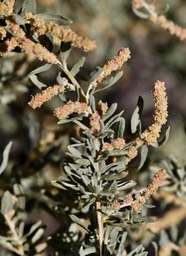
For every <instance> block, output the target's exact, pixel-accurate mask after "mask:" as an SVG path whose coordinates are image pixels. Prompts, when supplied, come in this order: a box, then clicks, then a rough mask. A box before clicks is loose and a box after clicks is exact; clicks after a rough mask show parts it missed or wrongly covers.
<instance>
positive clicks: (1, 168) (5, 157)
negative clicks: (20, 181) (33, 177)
mask: <svg viewBox="0 0 186 256" xmlns="http://www.w3.org/2000/svg"><path fill="white" fill-rule="evenodd" d="M11 147H12V141H10V142H9V143H8V145H7V146H6V147H5V149H4V151H3V160H2V163H1V165H0V174H1V173H2V172H3V171H4V170H5V169H6V167H7V164H8V158H9V153H10V149H11Z"/></svg>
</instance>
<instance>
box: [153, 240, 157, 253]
mask: <svg viewBox="0 0 186 256" xmlns="http://www.w3.org/2000/svg"><path fill="white" fill-rule="evenodd" d="M152 245H153V247H154V250H155V255H154V256H158V245H157V243H156V242H154V241H152Z"/></svg>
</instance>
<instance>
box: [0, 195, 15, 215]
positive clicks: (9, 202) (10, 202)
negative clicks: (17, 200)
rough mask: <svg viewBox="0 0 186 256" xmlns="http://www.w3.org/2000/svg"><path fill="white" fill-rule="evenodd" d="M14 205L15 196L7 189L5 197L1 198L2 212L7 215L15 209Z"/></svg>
mask: <svg viewBox="0 0 186 256" xmlns="http://www.w3.org/2000/svg"><path fill="white" fill-rule="evenodd" d="M13 206H14V196H13V195H12V194H11V193H10V192H9V191H6V192H5V193H4V194H3V197H2V200H1V213H2V214H3V215H6V214H7V213H8V212H9V211H10V210H12V209H13Z"/></svg>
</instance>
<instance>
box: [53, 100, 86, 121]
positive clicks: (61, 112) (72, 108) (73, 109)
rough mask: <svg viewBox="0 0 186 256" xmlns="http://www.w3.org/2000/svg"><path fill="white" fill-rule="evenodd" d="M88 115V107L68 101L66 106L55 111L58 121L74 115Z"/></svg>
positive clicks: (77, 102)
mask: <svg viewBox="0 0 186 256" xmlns="http://www.w3.org/2000/svg"><path fill="white" fill-rule="evenodd" d="M86 112H87V113H88V105H87V104H86V103H82V102H79V101H75V102H72V101H68V102H67V103H66V104H65V105H64V106H61V107H58V108H56V109H55V110H54V116H56V117H57V118H58V119H63V118H65V117H67V116H69V115H70V114H73V113H77V114H80V113H86Z"/></svg>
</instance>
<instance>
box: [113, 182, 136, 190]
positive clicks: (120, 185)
mask: <svg viewBox="0 0 186 256" xmlns="http://www.w3.org/2000/svg"><path fill="white" fill-rule="evenodd" d="M135 185H136V182H135V181H133V180H128V181H125V182H118V183H117V189H118V190H119V191H120V190H125V189H129V188H132V187H134V186H135Z"/></svg>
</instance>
